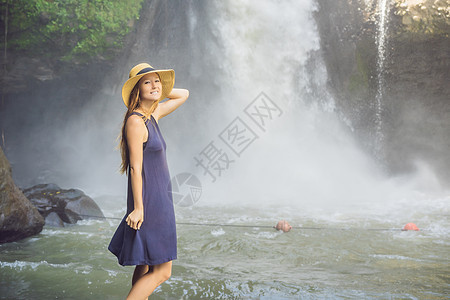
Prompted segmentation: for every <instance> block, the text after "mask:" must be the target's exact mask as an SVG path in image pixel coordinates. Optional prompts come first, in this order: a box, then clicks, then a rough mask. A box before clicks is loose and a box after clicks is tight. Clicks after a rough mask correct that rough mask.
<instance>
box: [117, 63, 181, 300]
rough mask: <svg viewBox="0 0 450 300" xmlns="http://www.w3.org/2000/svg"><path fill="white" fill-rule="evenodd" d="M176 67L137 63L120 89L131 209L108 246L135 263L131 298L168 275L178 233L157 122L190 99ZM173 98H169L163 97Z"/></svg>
mask: <svg viewBox="0 0 450 300" xmlns="http://www.w3.org/2000/svg"><path fill="white" fill-rule="evenodd" d="M174 79H175V73H174V71H173V70H156V69H154V68H153V67H152V66H150V65H149V64H147V63H142V64H139V65H137V66H135V67H133V68H132V69H131V71H130V74H129V79H128V80H127V82H126V83H125V84H124V86H123V88H122V98H123V101H124V103H125V105H126V106H127V108H128V110H127V112H126V114H125V118H124V121H123V126H122V135H121V141H120V150H121V154H122V165H121V172H122V173H128V197H127V213H126V215H125V216H124V218H123V219H122V222H121V223H120V225H119V227H118V228H117V230H116V232H115V234H114V236H113V238H112V239H111V243H110V244H109V247H108V249H109V250H110V251H111V252H112V253H113V254H114V255H116V256H117V258H118V260H119V264H121V265H123V266H127V265H136V268H135V270H134V274H133V279H132V287H131V290H130V292H129V294H128V298H127V299H145V298H147V297H148V296H149V295H150V294H151V293H152V292H153V291H154V290H155V288H157V287H158V286H159V285H160V284H161V283H163V282H164V281H166V280H167V279H169V277H170V275H171V272H172V260H174V259H176V258H177V236H176V228H175V215H174V209H173V201H172V194H171V191H172V187H171V184H170V175H169V170H168V167H167V161H166V143H165V141H164V139H163V137H162V135H161V132H160V130H159V127H158V120H160V119H161V118H162V117H164V116H167V115H168V114H170V113H171V112H173V111H174V110H175V109H177V108H178V107H179V106H180V105H181V104H183V103H184V102H185V101H186V99H187V98H188V97H189V91H188V90H185V89H174V88H173V85H174ZM165 98H169V99H168V100H167V101H165V102H161V103H160V101H161V100H163V99H165Z"/></svg>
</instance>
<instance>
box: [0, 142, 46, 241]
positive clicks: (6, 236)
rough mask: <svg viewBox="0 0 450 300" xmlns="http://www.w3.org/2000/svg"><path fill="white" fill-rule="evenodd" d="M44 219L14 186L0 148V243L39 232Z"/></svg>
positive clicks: (7, 163)
mask: <svg viewBox="0 0 450 300" xmlns="http://www.w3.org/2000/svg"><path fill="white" fill-rule="evenodd" d="M43 226H44V219H43V218H42V216H41V215H40V214H39V212H38V210H37V209H36V208H35V207H34V205H33V204H32V203H31V202H30V201H29V200H28V199H27V198H26V197H25V196H24V194H23V193H22V192H21V191H20V189H19V188H18V187H17V186H16V185H15V184H14V181H13V179H12V177H11V166H10V164H9V162H8V160H7V159H6V157H5V155H4V153H3V150H2V149H1V148H0V243H6V242H13V241H16V240H20V239H23V238H25V237H28V236H32V235H35V234H38V233H39V232H41V230H42V227H43Z"/></svg>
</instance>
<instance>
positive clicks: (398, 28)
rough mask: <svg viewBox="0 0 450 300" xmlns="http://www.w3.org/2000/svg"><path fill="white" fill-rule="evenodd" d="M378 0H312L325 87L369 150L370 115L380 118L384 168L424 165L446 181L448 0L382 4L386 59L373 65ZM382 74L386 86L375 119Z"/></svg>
mask: <svg viewBox="0 0 450 300" xmlns="http://www.w3.org/2000/svg"><path fill="white" fill-rule="evenodd" d="M381 3H382V1H381V0H380V1H373V0H338V1H326V0H318V4H319V5H318V11H317V14H316V19H317V24H318V28H319V31H320V35H321V43H322V51H323V54H324V59H325V62H326V66H327V70H328V76H329V87H330V89H331V90H332V91H333V93H334V95H335V100H336V103H337V107H338V109H339V110H340V111H341V112H342V113H343V114H344V115H345V116H346V117H347V118H348V119H349V120H351V126H352V129H353V130H354V132H355V134H356V135H357V136H358V139H359V140H360V142H361V144H363V145H364V146H365V147H366V148H367V149H369V150H370V149H376V147H374V143H376V135H377V132H376V130H377V127H376V122H377V120H376V119H377V118H378V117H380V116H381V118H380V122H381V132H380V134H381V136H382V140H381V143H382V144H381V146H380V148H379V149H380V150H379V151H381V152H382V153H381V155H380V156H381V157H382V160H383V163H384V165H385V166H386V168H387V169H388V170H389V171H390V172H392V173H402V172H409V171H412V170H414V169H415V168H416V164H417V163H420V162H425V163H426V164H428V165H430V166H431V167H432V169H434V170H435V171H436V172H437V173H438V174H439V175H440V177H441V178H442V183H444V184H448V182H449V180H450V171H449V170H450V152H449V151H448V149H450V135H449V132H450V103H449V98H448V95H450V85H449V84H448V78H450V76H449V75H450V74H449V70H450V68H449V66H450V52H449V51H448V49H450V39H449V36H448V35H449V33H450V21H449V13H450V11H449V3H450V2H449V1H444V0H395V1H386V3H387V17H386V24H385V26H386V31H385V48H384V50H385V53H384V55H385V57H384V59H385V61H384V64H383V70H379V65H378V63H379V62H378V60H379V53H378V52H379V45H377V38H378V36H379V35H380V34H381V33H380V31H379V22H380V21H381V20H380V5H381ZM380 76H382V78H381V79H382V82H383V84H384V87H383V90H382V96H381V103H380V109H379V112H380V116H377V109H376V106H377V103H376V102H377V99H376V97H377V91H378V87H379V82H380V81H379V78H380ZM375 154H376V153H374V155H375ZM379 154H380V153H379Z"/></svg>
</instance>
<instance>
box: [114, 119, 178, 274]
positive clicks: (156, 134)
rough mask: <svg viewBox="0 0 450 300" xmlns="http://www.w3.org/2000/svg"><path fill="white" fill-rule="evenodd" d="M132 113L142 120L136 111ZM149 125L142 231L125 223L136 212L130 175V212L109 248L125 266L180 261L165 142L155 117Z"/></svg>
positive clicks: (144, 165)
mask: <svg viewBox="0 0 450 300" xmlns="http://www.w3.org/2000/svg"><path fill="white" fill-rule="evenodd" d="M132 114H137V115H139V116H141V117H143V115H141V114H140V113H137V112H134V113H132ZM146 126H147V130H148V139H147V142H145V143H144V145H143V147H144V153H143V165H142V200H143V204H144V222H143V223H142V225H141V229H140V230H134V229H132V228H131V227H130V226H128V225H127V223H126V222H125V220H126V218H127V216H128V214H130V213H131V212H132V211H133V209H134V200H133V192H132V189H131V176H130V175H129V174H130V172H128V196H127V213H126V214H125V216H124V217H123V219H122V221H121V222H120V224H119V227H118V228H117V230H116V232H115V233H114V236H113V238H112V239H111V242H110V244H109V247H108V249H109V251H111V252H112V253H113V254H114V255H116V256H117V258H118V260H119V264H121V265H122V266H129V265H158V264H161V263H164V262H168V261H171V260H174V259H176V258H177V234H176V226H175V213H174V208H173V200H172V185H171V183H170V175H169V168H168V166H167V159H166V142H165V141H164V138H163V137H162V135H161V131H160V130H159V126H158V123H157V122H156V120H155V119H154V118H153V116H151V118H150V119H147V120H146Z"/></svg>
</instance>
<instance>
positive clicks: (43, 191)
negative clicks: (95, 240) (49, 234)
mask: <svg viewBox="0 0 450 300" xmlns="http://www.w3.org/2000/svg"><path fill="white" fill-rule="evenodd" d="M23 193H24V194H25V196H27V198H28V199H30V201H31V202H32V203H33V204H34V205H35V206H36V207H37V209H38V210H39V212H40V213H41V215H42V216H43V217H44V218H45V224H46V225H50V226H57V227H64V226H65V224H75V223H77V221H79V220H83V219H87V218H100V219H103V218H105V216H104V215H103V212H102V210H101V209H100V208H99V207H98V205H97V204H96V203H95V202H94V200H92V198H90V197H89V196H86V194H85V193H84V192H83V191H81V190H77V189H69V190H64V189H61V188H60V187H59V186H57V185H56V184H38V185H35V186H32V187H30V188H27V189H25V190H24V191H23Z"/></svg>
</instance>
